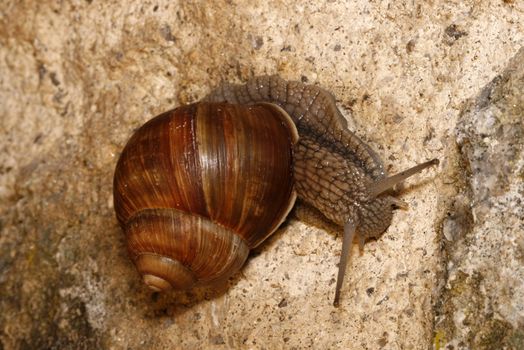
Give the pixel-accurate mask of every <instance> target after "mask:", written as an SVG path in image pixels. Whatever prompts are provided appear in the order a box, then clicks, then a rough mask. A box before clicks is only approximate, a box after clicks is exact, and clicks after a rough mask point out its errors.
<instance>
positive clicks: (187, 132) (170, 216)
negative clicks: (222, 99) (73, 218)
mask: <svg viewBox="0 0 524 350" xmlns="http://www.w3.org/2000/svg"><path fill="white" fill-rule="evenodd" d="M288 118H289V117H288V116H287V114H286V113H284V112H283V111H282V110H281V109H280V108H279V107H277V106H272V105H264V104H260V105H253V106H240V105H230V104H224V103H198V104H193V105H188V106H184V107H180V108H177V109H175V110H172V111H169V112H166V113H163V114H161V115H159V116H157V117H156V118H153V119H152V120H150V121H149V122H147V123H146V124H144V125H143V126H142V127H141V128H140V129H139V130H138V131H137V132H136V133H135V134H134V135H133V136H132V137H131V139H130V140H129V142H128V143H127V145H126V147H125V148H124V150H123V152H122V154H121V156H120V159H119V161H118V164H117V167H116V171H115V178H114V201H115V210H116V213H117V218H118V220H119V222H120V224H121V226H122V227H123V228H124V231H125V232H126V236H127V242H128V251H129V253H130V256H131V258H132V260H133V261H134V262H135V264H136V266H137V268H138V270H139V271H140V273H141V274H142V275H143V279H144V282H146V284H148V285H149V286H150V287H151V288H152V289H154V290H165V289H169V288H176V289H187V288H189V287H191V286H192V285H194V284H206V283H211V282H213V281H216V280H222V279H225V278H228V277H229V276H230V275H231V274H233V273H234V272H235V271H237V270H238V269H239V268H240V267H241V266H242V264H243V263H244V261H245V259H246V257H247V255H248V252H249V249H251V248H253V247H255V246H257V245H258V244H260V243H261V242H262V241H263V240H264V239H266V238H267V237H268V236H269V235H270V234H271V233H272V232H274V231H275V230H276V229H277V228H278V226H279V225H280V223H281V222H282V221H283V220H284V219H285V217H286V216H287V214H288V212H289V211H290V210H291V208H292V206H293V204H294V201H295V198H296V195H295V192H294V190H293V176H292V174H293V170H292V144H293V143H294V142H296V140H297V132H296V129H295V128H294V125H293V123H292V122H291V121H290V120H289V119H288ZM283 126H285V127H283Z"/></svg>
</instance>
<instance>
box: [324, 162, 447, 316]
mask: <svg viewBox="0 0 524 350" xmlns="http://www.w3.org/2000/svg"><path fill="white" fill-rule="evenodd" d="M438 164H439V160H438V159H432V160H429V161H427V162H424V163H421V164H418V165H415V166H414V167H412V168H409V169H407V170H404V171H402V172H400V173H398V174H395V175H392V176H389V177H387V178H384V179H381V180H378V181H376V182H375V183H373V184H372V185H371V187H370V188H369V192H370V195H371V197H372V198H375V197H376V196H378V195H379V194H381V193H383V192H384V191H387V190H389V189H391V188H393V186H395V185H397V184H399V183H400V182H402V181H404V180H405V179H407V178H408V177H410V176H412V175H415V174H416V173H418V172H420V171H422V170H423V169H426V168H428V167H430V166H432V165H438ZM393 203H394V204H396V205H398V206H400V207H404V208H406V207H407V204H405V203H404V202H402V201H399V200H396V199H393ZM357 226H358V221H355V220H353V221H352V220H350V221H348V222H346V224H345V225H344V237H343V240H342V252H341V254H340V263H339V266H338V276H337V285H336V289H335V299H334V301H333V306H335V307H338V306H339V301H340V290H341V288H342V284H343V282H344V276H345V273H346V268H347V261H348V259H349V252H350V250H351V243H352V242H353V237H354V236H355V231H356V229H357ZM363 245H364V236H363V235H359V247H360V249H361V250H362V247H363Z"/></svg>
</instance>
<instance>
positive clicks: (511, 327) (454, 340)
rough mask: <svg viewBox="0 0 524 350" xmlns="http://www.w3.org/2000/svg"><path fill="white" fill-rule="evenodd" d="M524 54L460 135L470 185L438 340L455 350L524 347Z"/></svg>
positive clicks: (456, 209) (463, 119) (460, 208)
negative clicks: (440, 339)
mask: <svg viewBox="0 0 524 350" xmlns="http://www.w3.org/2000/svg"><path fill="white" fill-rule="evenodd" d="M523 91H524V48H523V49H521V50H520V51H519V53H518V54H517V55H516V56H515V57H514V58H513V60H512V61H511V63H510V64H509V66H508V68H507V69H506V70H505V72H504V73H503V74H502V75H500V76H497V77H496V78H495V79H494V80H493V81H492V82H491V83H490V84H488V85H487V86H486V87H485V88H484V89H482V91H481V92H480V93H479V94H478V96H477V97H476V98H474V99H472V100H471V101H469V102H468V103H467V104H466V106H465V108H464V111H463V113H462V114H461V116H460V119H459V123H458V126H457V129H456V135H457V143H458V145H459V147H460V156H461V161H462V166H463V167H462V169H461V171H463V176H464V177H463V180H464V181H463V184H464V185H465V186H464V187H463V188H462V189H460V190H459V193H458V194H457V196H455V197H454V200H453V203H452V206H451V207H450V211H449V215H448V217H447V218H446V219H445V220H444V222H443V233H444V237H445V238H446V246H447V251H448V254H449V261H448V262H447V266H448V269H447V280H446V288H445V292H444V293H443V295H442V299H441V309H440V310H439V311H440V313H441V314H440V315H439V317H438V318H437V319H438V322H437V325H436V334H437V335H438V337H440V338H442V343H447V344H448V348H454V349H468V348H472V349H500V348H506V349H510V348H511V349H523V348H524V209H523V203H524V181H523V180H524V94H523Z"/></svg>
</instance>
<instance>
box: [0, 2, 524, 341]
mask: <svg viewBox="0 0 524 350" xmlns="http://www.w3.org/2000/svg"><path fill="white" fill-rule="evenodd" d="M523 43H524V4H523V3H522V1H519V0H513V1H509V0H508V1H473V0H471V1H440V0H436V1H431V2H421V1H415V2H405V1H404V2H400V1H382V2H377V1H373V2H370V1H361V0H357V1H348V2H343V1H327V2H319V1H305V2H301V1H287V2H284V1H275V2H271V3H267V2H263V1H240V0H239V1H216V2H205V1H196V2H186V1H155V2H151V1H124V2H121V3H120V4H118V5H117V4H109V3H105V2H100V1H70V2H58V1H57V2H51V1H27V2H23V3H18V2H15V1H4V2H2V3H1V4H0V100H1V101H2V102H1V103H0V135H1V136H2V137H0V231H1V233H0V294H1V295H2V298H1V300H0V342H1V343H0V344H1V346H0V347H2V348H5V349H33V348H60V349H63V348H71V349H78V348H86V349H87V348H89V349H92V348H108V349H109V348H111V349H128V348H131V349H134V348H165V347H171V348H180V349H191V348H211V349H227V348H256V349H258V348H260V349H263V348H265V349H278V348H295V349H301V348H349V349H378V348H385V349H425V348H426V349H427V348H431V347H432V346H435V347H436V348H439V346H441V344H445V343H447V342H450V341H451V339H441V338H445V337H446V336H448V334H447V333H446V334H444V335H442V334H441V333H435V332H434V320H435V315H436V310H438V309H439V303H441V302H442V300H441V299H440V296H441V291H442V289H443V288H442V287H443V284H444V281H445V275H446V274H445V273H444V272H445V270H446V269H447V262H448V261H447V256H446V254H443V250H442V246H443V244H442V240H443V236H442V234H441V232H440V229H441V227H442V225H441V223H442V222H443V220H444V218H445V217H446V213H447V212H448V209H449V207H450V206H451V205H453V203H454V199H455V196H456V194H457V186H459V185H460V183H461V180H460V176H461V175H460V174H461V171H460V169H461V168H462V167H463V166H464V164H463V163H461V161H460V158H459V156H458V153H457V147H456V143H455V136H454V130H455V125H456V123H457V120H458V118H459V114H460V110H461V108H462V106H463V104H464V102H465V101H466V100H467V99H468V98H469V97H472V96H475V95H477V94H478V93H479V92H480V91H481V89H482V87H483V86H485V85H486V84H487V83H488V82H490V81H491V80H492V79H493V78H494V77H495V76H496V75H497V74H499V73H501V72H502V71H503V70H504V67H505V66H506V65H507V64H508V62H509V61H510V59H511V58H512V57H513V56H514V55H515V54H516V53H517V51H518V50H519V48H520V47H521V46H522V45H523ZM274 73H278V74H280V75H281V76H283V77H285V78H287V79H291V80H302V81H305V82H309V83H315V84H320V85H322V86H324V87H326V88H328V89H329V90H331V91H332V92H333V93H334V94H335V96H337V100H338V102H339V105H340V106H341V108H342V110H343V111H344V112H345V113H346V114H347V115H348V116H349V114H350V113H349V111H350V110H351V111H352V113H353V114H352V115H353V120H351V121H350V125H351V128H352V129H353V130H355V131H356V133H357V134H358V135H360V136H362V138H363V139H365V140H366V141H368V142H369V143H370V144H371V145H372V147H373V148H374V149H375V150H377V152H378V153H379V154H380V155H381V156H382V157H383V159H384V161H385V163H386V164H387V167H388V170H390V171H391V172H394V171H398V170H401V169H404V168H406V167H409V166H411V165H413V164H415V163H417V162H420V161H422V160H425V159H429V158H433V157H439V158H440V159H441V160H442V162H441V166H440V168H439V169H438V171H437V172H436V171H434V170H432V171H427V172H424V173H423V174H422V175H419V176H417V177H414V178H413V179H411V180H409V181H408V182H407V183H406V185H405V186H404V187H403V190H402V191H401V192H400V194H399V198H401V199H402V200H405V201H407V202H408V203H409V204H410V209H409V210H407V211H397V212H396V213H395V216H394V220H393V223H392V225H391V227H390V228H389V230H388V231H387V232H386V233H385V234H384V236H383V237H382V238H381V239H380V240H378V241H375V242H369V243H368V244H367V245H366V248H365V250H364V253H363V255H362V256H358V253H357V249H356V247H354V251H353V252H354V257H353V258H352V259H351V262H350V266H349V270H350V272H349V278H347V280H346V283H345V286H344V289H343V299H342V302H341V307H340V308H339V309H334V308H333V307H332V306H331V300H332V296H333V290H334V279H335V274H336V264H337V262H338V256H339V253H340V248H341V247H340V246H341V239H340V237H336V236H335V235H334V234H333V233H329V232H326V231H324V230H321V229H319V228H315V227H313V226H309V225H307V224H304V223H302V222H299V221H297V220H293V219H292V220H290V221H289V222H288V224H287V225H286V226H285V227H283V228H282V229H281V230H279V231H278V232H277V233H276V234H275V235H274V236H273V237H272V238H270V239H269V241H268V242H267V243H265V244H263V245H262V246H261V247H260V248H258V249H257V250H256V252H254V254H253V255H252V258H251V259H250V260H249V262H248V264H247V265H246V266H245V268H244V269H243V270H242V271H241V273H239V274H238V275H237V276H235V278H234V279H233V280H232V281H231V282H230V283H229V285H228V286H224V287H223V289H221V290H219V291H209V290H208V291H197V292H195V293H178V294H177V293H172V294H167V295H157V294H152V293H151V292H149V291H148V290H146V289H145V288H144V286H143V285H142V284H141V282H140V280H139V276H138V275H137V274H136V272H135V270H134V268H133V266H132V265H131V263H130V261H129V259H128V257H127V255H126V251H125V248H124V240H123V235H122V232H121V231H120V229H119V228H118V226H117V223H116V220H115V218H114V214H113V209H112V198H111V184H112V183H111V182H112V172H113V169H114V165H115V163H116V159H117V157H118V154H119V152H120V150H121V149H122V147H123V145H124V144H125V142H126V140H127V138H128V137H129V136H130V134H131V133H132V131H133V129H134V128H136V127H138V126H139V125H141V124H142V123H143V122H145V121H146V120H148V119H149V118H151V117H152V116H153V115H155V114H158V113H160V112H162V111H164V110H167V109H170V108H172V107H174V106H176V105H180V104H184V103H188V102H193V101H196V100H198V99H199V98H200V97H202V96H204V94H205V93H206V92H207V91H209V89H210V87H211V86H212V85H216V84H217V83H219V81H221V80H230V81H245V80H246V79H248V78H249V77H252V76H254V75H259V74H274ZM437 174H438V175H437ZM450 334H451V333H450ZM465 346H466V347H467V346H468V344H465Z"/></svg>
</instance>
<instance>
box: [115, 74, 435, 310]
mask: <svg viewBox="0 0 524 350" xmlns="http://www.w3.org/2000/svg"><path fill="white" fill-rule="evenodd" d="M436 163H437V161H436V160H432V161H429V162H426V163H422V164H420V165H418V166H415V167H413V168H411V169H408V170H407V171H404V172H402V173H399V174H397V175H395V176H392V177H388V176H387V173H386V172H385V170H384V167H383V165H382V162H381V161H380V158H379V157H378V156H377V155H376V153H375V152H374V151H373V150H372V149H371V148H370V147H369V146H367V145H366V144H365V143H364V142H363V141H362V140H360V139H359V138H358V137H357V136H356V135H355V134H353V133H352V132H350V131H349V130H348V129H347V124H346V121H345V119H344V117H343V116H342V114H341V113H340V111H339V110H338V109H337V107H336V104H335V100H334V98H333V96H332V95H331V94H330V93H329V92H327V91H326V90H324V89H322V88H320V87H317V86H312V85H305V84H302V83H298V82H287V81H285V80H282V79H281V78H279V77H277V76H263V77H257V78H254V79H253V80H251V81H249V82H248V83H247V84H245V85H231V84H223V85H222V86H220V87H219V88H217V89H216V90H214V91H213V92H211V93H210V94H209V95H208V96H207V97H206V98H204V99H203V101H202V102H199V103H196V104H193V105H189V106H184V107H179V108H177V109H175V110H172V111H169V112H166V113H164V114H161V115H160V116H157V117H155V118H153V119H152V120H150V121H149V122H147V123H146V124H145V125H144V126H142V127H141V128H140V129H139V130H138V131H137V132H136V133H135V134H134V135H133V136H132V137H131V139H130V140H129V142H128V144H127V145H126V147H125V148H124V150H123V152H122V155H121V156H120V159H119V161H118V164H117V167H116V170H115V177H114V201H115V210H116V213H117V218H118V221H119V222H120V224H121V226H122V227H123V229H124V231H125V232H126V237H127V241H128V251H129V253H130V256H131V258H132V260H133V261H134V262H135V264H136V266H137V269H138V270H139V272H140V273H141V274H142V276H143V279H144V281H145V283H146V284H148V285H149V286H150V287H151V288H152V289H154V290H167V289H171V288H175V289H187V288H190V287H192V286H193V285H195V284H200V285H201V284H206V283H211V282H213V281H216V280H222V279H225V278H228V277H229V276H231V275H232V274H233V273H234V272H236V271H237V270H238V269H240V267H241V266H242V264H243V263H244V261H245V260H246V258H247V254H248V252H249V249H252V248H253V247H255V246H256V245H258V244H260V243H261V242H262V241H263V240H264V239H265V238H267V237H268V236H269V235H270V234H271V233H272V232H274V231H275V230H276V229H277V228H278V226H279V225H280V223H281V222H283V221H284V220H285V217H286V216H287V214H288V212H289V211H290V209H291V208H292V206H293V205H294V202H295V198H296V195H298V197H299V198H302V199H303V200H304V201H306V202H307V203H309V204H310V205H312V206H313V207H315V208H317V209H318V210H319V211H320V212H321V213H322V214H323V215H324V216H325V217H326V218H327V219H328V220H330V221H332V222H334V223H335V224H338V225H339V226H341V227H343V228H344V239H343V248H342V254H341V261H340V265H339V273H338V279H337V287H336V293H335V302H334V304H335V305H337V304H338V300H339V295H340V289H341V286H342V282H343V277H344V274H345V268H346V265H347V258H348V255H349V248H350V245H351V242H352V240H353V237H354V235H355V233H356V234H357V235H358V237H359V243H360V244H363V243H364V241H365V240H366V239H368V238H376V237H379V236H380V235H381V234H382V233H383V232H384V231H385V230H386V229H387V227H388V226H389V225H390V223H391V218H392V213H393V208H394V207H396V206H404V203H403V202H401V201H399V200H397V199H396V198H394V197H393V196H391V195H389V194H388V193H384V192H386V191H387V190H388V189H390V188H391V187H393V186H394V185H395V184H397V183H398V182H401V181H403V180H404V179H405V178H406V177H408V176H411V175H412V174H414V173H416V172H418V171H420V170H422V169H424V168H426V167H428V166H430V165H433V164H436Z"/></svg>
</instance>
